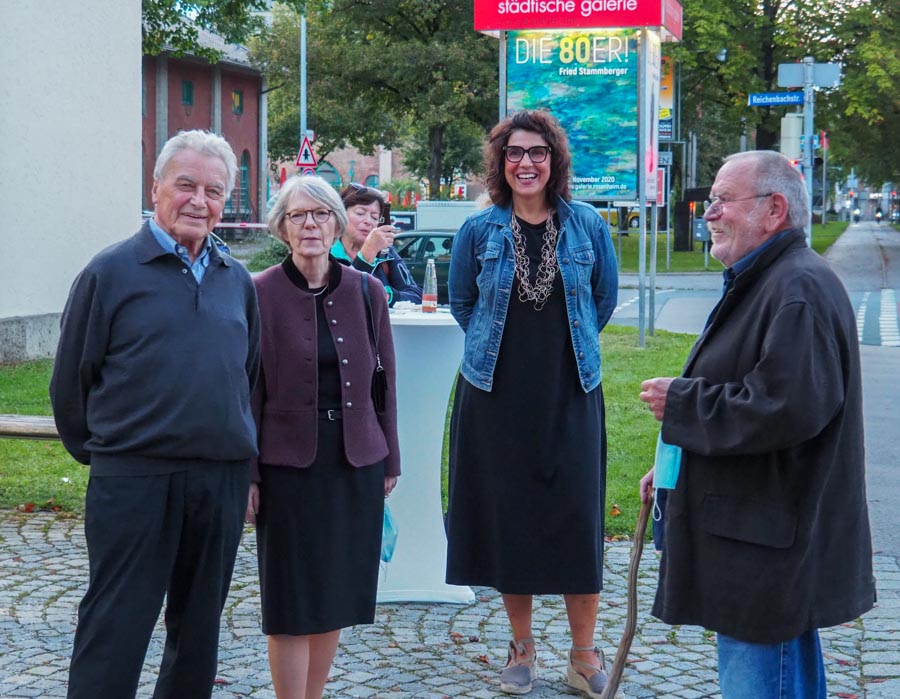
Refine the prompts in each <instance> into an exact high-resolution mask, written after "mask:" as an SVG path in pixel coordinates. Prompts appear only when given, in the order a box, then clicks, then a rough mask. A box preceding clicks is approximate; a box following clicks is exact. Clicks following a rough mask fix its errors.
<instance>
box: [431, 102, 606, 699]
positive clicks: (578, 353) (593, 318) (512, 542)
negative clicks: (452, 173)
mask: <svg viewBox="0 0 900 699" xmlns="http://www.w3.org/2000/svg"><path fill="white" fill-rule="evenodd" d="M486 157H487V173H488V175H487V184H488V190H489V193H490V195H491V199H492V201H493V203H494V205H493V206H491V207H489V208H488V209H486V210H484V211H481V212H479V213H477V214H474V215H473V216H471V217H470V218H469V219H468V220H467V221H466V222H465V223H464V224H463V226H462V228H460V230H459V232H458V233H457V235H456V239H455V241H454V243H453V260H452V262H451V266H450V282H449V287H450V306H451V310H452V313H453V316H454V318H456V320H457V322H458V323H459V324H460V326H461V327H462V329H463V331H464V332H465V334H466V339H465V351H464V356H463V362H462V368H461V372H460V373H461V375H460V377H459V380H458V382H457V389H456V397H455V400H454V405H453V416H452V423H451V433H450V488H449V495H450V502H449V508H448V513H447V530H448V531H447V533H448V557H447V582H449V583H455V584H466V585H481V586H489V587H494V588H496V589H498V590H499V591H500V593H501V594H502V596H503V603H504V606H505V608H506V613H507V615H508V617H509V621H510V624H511V626H512V635H513V638H512V641H511V642H510V644H509V658H508V662H507V665H506V667H505V668H504V669H503V671H502V672H501V673H500V688H501V690H502V691H504V692H506V693H509V694H526V693H528V692H529V691H531V688H532V682H533V680H534V678H535V676H536V674H535V669H536V664H535V658H536V652H535V641H534V638H533V633H532V625H531V610H532V595H535V594H562V595H563V596H564V598H565V603H566V611H567V614H568V618H569V626H570V629H571V632H572V648H571V651H570V653H569V664H568V670H567V681H568V683H569V684H570V685H571V686H573V687H575V688H577V689H579V690H581V691H582V692H583V693H584V694H585V695H586V696H589V697H599V696H600V693H601V692H602V690H603V687H604V686H605V685H606V671H605V669H604V660H603V655H602V652H601V651H600V650H599V649H598V648H595V646H594V627H595V622H596V618H597V610H598V604H599V592H600V590H601V588H602V586H603V577H602V573H603V513H604V498H605V486H606V429H605V424H604V407H603V390H602V387H601V384H600V378H601V376H600V341H599V337H598V335H599V333H600V331H601V330H602V329H603V327H604V326H605V325H606V322H607V321H608V320H609V317H610V316H611V315H612V312H613V308H614V307H615V305H616V293H617V287H618V273H617V270H616V260H615V255H614V252H613V247H612V242H611V240H610V235H609V230H608V229H607V227H606V223H605V222H604V221H603V219H602V218H601V217H600V216H599V215H598V214H597V212H596V211H595V210H594V209H593V207H591V206H588V205H586V204H583V203H580V202H574V201H571V200H570V194H569V185H568V178H569V169H570V162H571V159H570V156H569V147H568V140H567V138H566V134H565V132H564V131H563V130H562V128H561V127H560V126H559V123H558V122H557V121H556V119H555V118H554V117H553V116H552V115H550V113H549V112H546V111H522V112H517V113H516V114H514V115H512V116H510V117H507V118H506V119H504V120H503V121H501V122H500V123H499V124H498V125H497V126H496V127H495V128H494V129H493V131H492V132H491V134H490V137H489V143H488V147H487V151H486Z"/></svg>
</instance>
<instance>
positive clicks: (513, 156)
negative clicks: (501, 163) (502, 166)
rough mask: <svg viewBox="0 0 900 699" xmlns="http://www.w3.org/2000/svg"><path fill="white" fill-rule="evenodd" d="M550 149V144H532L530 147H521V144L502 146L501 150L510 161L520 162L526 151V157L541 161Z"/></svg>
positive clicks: (548, 153) (537, 161) (534, 161)
mask: <svg viewBox="0 0 900 699" xmlns="http://www.w3.org/2000/svg"><path fill="white" fill-rule="evenodd" d="M551 150H553V149H552V148H550V146H532V147H531V148H522V146H503V152H504V153H505V154H506V159H507V160H508V161H509V162H511V163H518V162H521V161H522V158H524V157H525V154H526V153H528V158H529V159H530V160H531V162H533V163H542V162H544V161H545V160H546V159H547V156H548V155H550V151H551Z"/></svg>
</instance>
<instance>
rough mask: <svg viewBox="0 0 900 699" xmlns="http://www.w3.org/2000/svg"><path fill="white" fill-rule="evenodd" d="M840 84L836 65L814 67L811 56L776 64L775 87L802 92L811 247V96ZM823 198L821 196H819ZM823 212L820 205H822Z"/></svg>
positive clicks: (812, 161) (808, 224)
mask: <svg viewBox="0 0 900 699" xmlns="http://www.w3.org/2000/svg"><path fill="white" fill-rule="evenodd" d="M840 84H841V66H840V64H839V63H816V62H815V60H814V59H813V57H812V56H807V57H806V58H804V59H803V63H779V64H778V85H779V86H780V87H802V88H803V144H804V147H805V152H804V154H803V177H804V178H805V179H806V195H807V199H808V200H809V219H808V220H807V223H806V243H807V245H809V246H810V247H812V203H813V168H814V166H815V162H816V160H815V153H814V151H813V137H814V135H815V133H816V132H815V130H814V126H813V106H814V105H813V99H814V98H813V95H814V94H815V88H817V87H838V86H839V85H840ZM822 196H823V198H824V192H823V193H822ZM823 210H824V203H823Z"/></svg>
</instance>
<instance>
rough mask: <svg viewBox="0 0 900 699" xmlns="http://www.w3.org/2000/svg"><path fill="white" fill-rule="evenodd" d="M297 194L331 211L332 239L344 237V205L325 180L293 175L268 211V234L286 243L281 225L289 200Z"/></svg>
mask: <svg viewBox="0 0 900 699" xmlns="http://www.w3.org/2000/svg"><path fill="white" fill-rule="evenodd" d="M298 194H305V195H306V196H308V197H309V198H310V199H313V200H314V201H315V202H317V203H318V204H321V205H322V206H323V207H324V208H326V209H328V210H329V211H333V212H334V219H335V222H336V227H337V230H336V232H335V236H334V239H335V240H338V239H339V238H340V237H341V236H342V235H344V232H345V231H346V230H347V223H348V221H347V212H346V210H345V209H344V204H343V203H342V202H341V197H340V196H339V195H338V193H337V192H336V191H335V189H334V187H332V186H331V185H330V184H329V183H328V182H327V181H326V180H323V179H322V178H321V177H316V176H311V175H303V176H297V175H295V176H293V177H289V178H288V179H287V181H286V182H285V183H284V186H283V187H282V188H281V191H280V192H279V193H278V199H276V200H275V205H274V206H273V207H272V209H271V210H270V211H269V216H268V219H267V220H266V223H267V224H268V226H269V233H271V234H272V235H273V236H274V237H276V238H278V239H279V240H284V241H285V242H287V240H286V239H285V236H284V232H283V230H282V224H283V223H284V219H285V218H286V217H287V213H288V206H290V204H291V200H293V199H294V197H295V196H296V195H298Z"/></svg>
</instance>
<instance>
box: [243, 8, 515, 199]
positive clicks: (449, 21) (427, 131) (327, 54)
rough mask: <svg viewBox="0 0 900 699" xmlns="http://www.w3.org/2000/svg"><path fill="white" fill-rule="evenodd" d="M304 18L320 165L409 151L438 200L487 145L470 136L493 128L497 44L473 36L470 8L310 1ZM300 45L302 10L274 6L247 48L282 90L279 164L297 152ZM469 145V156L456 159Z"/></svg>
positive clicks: (275, 144)
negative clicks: (323, 160) (450, 178)
mask: <svg viewBox="0 0 900 699" xmlns="http://www.w3.org/2000/svg"><path fill="white" fill-rule="evenodd" d="M306 12H307V24H308V30H307V49H308V56H307V58H308V107H307V108H308V124H309V127H310V128H312V129H314V130H315V132H316V147H317V151H318V152H319V153H320V154H322V157H325V156H326V155H327V153H328V152H330V151H332V150H334V149H336V148H340V147H343V146H345V145H348V144H351V145H353V146H355V147H356V148H358V149H359V150H360V151H362V152H364V153H371V152H372V151H373V150H374V149H375V147H376V146H378V145H381V146H385V147H388V148H397V147H400V148H401V149H404V150H405V147H406V146H409V148H410V152H411V153H413V154H415V157H414V158H410V157H409V154H407V155H406V157H405V162H407V165H408V167H410V169H411V171H413V172H422V173H424V174H425V176H426V177H427V179H428V181H429V183H430V186H431V191H432V192H436V191H438V190H439V186H440V179H441V177H442V176H445V175H446V174H447V173H448V172H450V173H461V174H463V175H465V174H466V173H468V172H471V170H472V168H473V167H474V164H475V163H477V162H478V161H479V157H477V156H474V155H473V152H479V153H480V146H481V143H480V140H479V139H472V138H471V134H472V133H475V132H478V133H480V134H481V135H483V134H484V132H485V130H486V129H487V128H488V126H489V125H490V124H492V123H493V122H494V121H495V120H496V115H497V65H498V45H497V41H496V40H495V39H491V38H490V37H486V36H483V35H481V34H478V33H477V32H475V31H474V30H473V29H472V26H473V15H472V13H473V6H472V4H471V3H463V4H460V3H459V2H456V1H455V0H381V1H380V2H377V3H376V2H361V1H360V0H310V2H307V3H306ZM298 37H299V15H297V14H296V10H295V9H293V7H291V8H289V7H286V6H283V7H279V6H277V5H276V8H275V12H274V19H273V24H272V27H271V28H270V29H268V30H265V31H264V32H263V33H262V34H261V35H260V36H259V38H258V39H257V40H254V41H252V42H251V55H252V56H253V59H254V61H255V62H256V63H257V64H258V65H259V66H260V67H262V69H263V70H264V71H265V73H266V75H267V77H268V78H269V81H270V83H271V84H272V86H273V87H274V86H276V85H280V84H283V85H284V88H282V89H281V90H278V91H273V92H272V97H271V102H270V141H269V142H270V155H271V157H273V158H278V157H284V156H286V155H288V154H289V153H290V150H291V149H293V150H296V136H293V137H290V138H289V137H288V134H296V133H297V130H298V126H297V125H298V124H299V115H298V113H297V109H298V108H297V106H296V105H297V104H298V103H299V75H298V71H299V69H298V64H299V56H298V53H299V49H298V48H297V47H298V45H299V39H298ZM275 92H282V94H281V95H279V96H278V97H277V98H276V97H275ZM457 139H460V140H459V141H458V142H457ZM463 139H465V144H466V145H467V147H468V151H467V153H466V154H459V153H456V152H455V149H458V148H461V147H462V145H463ZM475 140H478V143H477V144H475V142H474V141H475ZM288 144H290V145H291V149H289V148H288ZM451 144H452V145H451ZM426 154H427V158H426ZM448 158H449V161H450V164H449V169H448V165H447V164H445V160H447V159H448Z"/></svg>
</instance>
